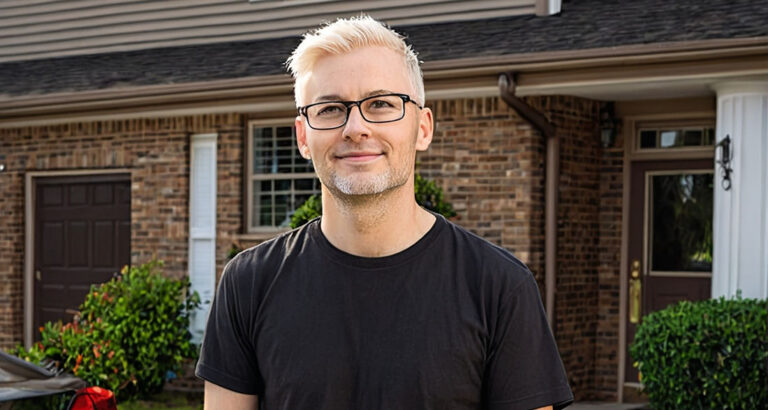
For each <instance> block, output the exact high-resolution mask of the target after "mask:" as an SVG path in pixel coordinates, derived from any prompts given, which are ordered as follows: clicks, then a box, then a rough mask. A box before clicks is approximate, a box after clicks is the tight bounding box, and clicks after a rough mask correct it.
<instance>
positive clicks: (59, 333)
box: [15, 261, 200, 401]
mask: <svg viewBox="0 0 768 410" xmlns="http://www.w3.org/2000/svg"><path fill="white" fill-rule="evenodd" d="M161 266H162V262H160V261H151V262H149V263H147V264H144V265H141V266H136V267H131V268H128V267H127V266H126V267H125V268H123V271H122V272H121V275H119V276H117V277H116V278H113V279H112V280H110V281H109V282H106V283H103V284H100V285H92V286H91V289H90V291H89V293H88V295H87V296H86V297H85V301H84V302H83V304H82V305H80V314H79V316H76V317H75V318H74V319H73V320H72V322H70V323H67V324H62V323H61V322H56V323H46V324H45V325H44V326H42V327H41V328H40V332H41V341H40V342H38V343H36V344H35V345H33V346H32V348H31V349H29V350H25V349H24V348H23V347H21V346H19V347H18V348H17V352H15V354H17V355H18V356H19V357H22V358H24V359H26V360H28V361H30V362H34V363H41V362H42V361H44V360H51V361H54V362H56V364H57V365H58V366H59V367H60V368H62V369H65V370H68V371H71V372H72V373H74V374H75V375H76V376H78V377H80V378H82V379H83V380H85V381H86V382H87V383H88V384H89V385H95V386H101V387H105V388H108V389H110V390H112V391H113V392H115V395H116V397H117V398H118V400H121V401H122V400H126V399H130V398H133V397H137V396H139V397H142V396H146V395H148V394H152V393H155V392H158V391H160V389H161V388H162V386H163V384H164V383H165V376H166V373H167V372H168V371H177V370H179V369H180V367H181V363H182V360H183V359H184V358H185V357H194V356H195V355H196V349H195V347H194V346H193V345H192V344H191V343H190V334H189V330H188V327H189V315H190V313H191V312H192V311H193V310H194V309H195V308H196V307H197V306H198V305H199V303H200V302H199V300H200V298H199V296H198V295H197V293H192V294H190V292H189V279H187V278H184V279H181V280H176V279H171V278H167V277H165V276H163V275H162V274H161V273H160V268H161Z"/></svg>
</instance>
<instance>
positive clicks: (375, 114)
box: [307, 95, 404, 128]
mask: <svg viewBox="0 0 768 410" xmlns="http://www.w3.org/2000/svg"><path fill="white" fill-rule="evenodd" d="M347 104H348V105H347ZM347 104H344V103H340V102H328V103H322V104H316V105H313V106H310V107H307V117H308V120H309V124H310V125H311V126H312V127H315V128H336V127H340V126H342V125H343V124H344V123H345V122H346V121H347V111H349V110H350V109H351V107H354V106H355V105H354V104H349V103H347ZM403 108H404V102H403V99H402V98H401V97H399V96H396V95H382V96H374V97H371V98H366V99H365V100H362V101H360V113H361V114H362V116H363V118H364V119H365V120H366V121H368V122H391V121H397V120H399V119H401V118H402V117H403V114H404V110H403Z"/></svg>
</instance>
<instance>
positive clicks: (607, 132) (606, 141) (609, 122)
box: [600, 102, 618, 148]
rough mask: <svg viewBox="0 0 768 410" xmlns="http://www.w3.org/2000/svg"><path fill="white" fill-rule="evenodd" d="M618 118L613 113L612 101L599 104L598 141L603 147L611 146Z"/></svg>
mask: <svg viewBox="0 0 768 410" xmlns="http://www.w3.org/2000/svg"><path fill="white" fill-rule="evenodd" d="M617 125H618V120H617V119H616V117H615V115H614V109H613V103H612V102H606V103H603V104H601V105H600V142H601V143H602V144H603V148H609V147H611V146H613V143H614V142H615V141H616V127H617Z"/></svg>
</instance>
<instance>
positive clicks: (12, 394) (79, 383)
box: [0, 350, 86, 402]
mask: <svg viewBox="0 0 768 410" xmlns="http://www.w3.org/2000/svg"><path fill="white" fill-rule="evenodd" d="M85 386H86V383H85V381H83V380H82V379H80V378H79V377H76V376H73V375H71V374H65V373H57V372H52V371H50V370H47V369H44V368H42V367H40V366H37V365H34V364H32V363H29V362H27V361H26V360H22V359H19V358H18V357H16V356H13V355H10V354H8V353H6V352H4V351H2V350H0V402H3V401H11V400H20V399H27V398H31V397H37V396H46V395H49V394H57V393H63V392H67V391H72V390H77V389H80V388H83V387H85Z"/></svg>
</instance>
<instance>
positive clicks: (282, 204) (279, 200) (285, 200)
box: [275, 195, 294, 226]
mask: <svg viewBox="0 0 768 410" xmlns="http://www.w3.org/2000/svg"><path fill="white" fill-rule="evenodd" d="M293 209H294V208H293V204H292V201H291V196H290V195H275V225H276V226H289V225H290V224H291V217H290V215H291V214H292V213H293Z"/></svg>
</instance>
